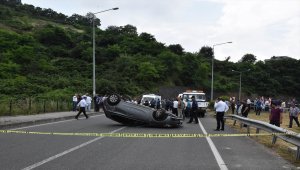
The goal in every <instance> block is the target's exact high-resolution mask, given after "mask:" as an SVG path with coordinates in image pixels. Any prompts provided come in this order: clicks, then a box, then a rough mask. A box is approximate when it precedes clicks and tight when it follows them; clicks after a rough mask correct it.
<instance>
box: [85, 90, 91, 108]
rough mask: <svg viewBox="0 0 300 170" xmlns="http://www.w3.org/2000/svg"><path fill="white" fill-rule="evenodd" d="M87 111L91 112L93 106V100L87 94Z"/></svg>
mask: <svg viewBox="0 0 300 170" xmlns="http://www.w3.org/2000/svg"><path fill="white" fill-rule="evenodd" d="M85 100H86V104H87V105H86V111H88V112H90V111H91V106H92V98H91V97H90V96H89V94H86V99H85Z"/></svg>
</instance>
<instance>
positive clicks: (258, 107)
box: [255, 99, 262, 116]
mask: <svg viewBox="0 0 300 170" xmlns="http://www.w3.org/2000/svg"><path fill="white" fill-rule="evenodd" d="M261 104H262V102H261V101H260V99H258V100H257V101H256V105H255V108H256V109H255V112H256V115H257V116H259V115H260V112H261Z"/></svg>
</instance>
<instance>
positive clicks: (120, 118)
mask: <svg viewBox="0 0 300 170" xmlns="http://www.w3.org/2000/svg"><path fill="white" fill-rule="evenodd" d="M103 110H104V113H105V115H106V117H107V118H109V119H112V120H114V121H117V122H119V123H122V124H125V125H146V126H154V127H179V126H181V125H182V118H179V117H177V116H176V115H174V114H172V113H170V112H166V111H165V110H163V109H158V110H156V109H153V108H150V107H147V106H143V105H139V104H135V103H132V102H128V101H124V100H123V99H122V98H121V96H120V95H118V94H111V95H109V96H108V97H107V98H106V99H105V100H104V103H103Z"/></svg>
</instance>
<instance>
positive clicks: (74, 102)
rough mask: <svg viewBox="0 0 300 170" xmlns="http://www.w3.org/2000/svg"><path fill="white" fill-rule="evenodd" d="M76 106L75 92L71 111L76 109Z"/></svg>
mask: <svg viewBox="0 0 300 170" xmlns="http://www.w3.org/2000/svg"><path fill="white" fill-rule="evenodd" d="M76 106H77V94H75V95H74V96H73V108H72V110H73V112H75V111H76Z"/></svg>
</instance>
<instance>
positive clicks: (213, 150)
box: [198, 119, 228, 170]
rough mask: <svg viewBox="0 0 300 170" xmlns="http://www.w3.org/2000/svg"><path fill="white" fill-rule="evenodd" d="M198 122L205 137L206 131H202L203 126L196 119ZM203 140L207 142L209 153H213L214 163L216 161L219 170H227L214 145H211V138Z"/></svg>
mask: <svg viewBox="0 0 300 170" xmlns="http://www.w3.org/2000/svg"><path fill="white" fill-rule="evenodd" d="M198 122H199V126H200V128H201V130H202V132H203V133H204V134H205V135H207V132H206V130H205V129H204V126H203V125H202V123H201V121H200V120H199V119H198ZM205 138H206V140H207V142H208V144H209V146H210V148H211V151H212V152H213V154H214V156H215V158H216V161H217V163H218V165H219V167H220V169H221V170H228V168H227V166H226V164H225V163H224V161H223V159H222V157H221V155H220V153H219V151H218V150H217V148H216V146H215V144H214V143H213V141H212V140H211V138H210V137H205Z"/></svg>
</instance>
